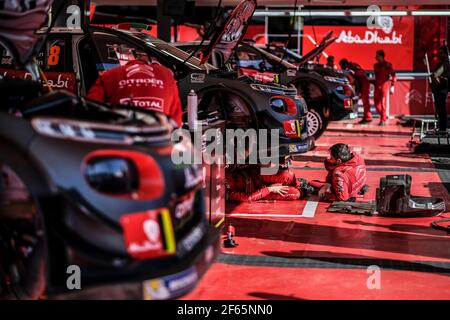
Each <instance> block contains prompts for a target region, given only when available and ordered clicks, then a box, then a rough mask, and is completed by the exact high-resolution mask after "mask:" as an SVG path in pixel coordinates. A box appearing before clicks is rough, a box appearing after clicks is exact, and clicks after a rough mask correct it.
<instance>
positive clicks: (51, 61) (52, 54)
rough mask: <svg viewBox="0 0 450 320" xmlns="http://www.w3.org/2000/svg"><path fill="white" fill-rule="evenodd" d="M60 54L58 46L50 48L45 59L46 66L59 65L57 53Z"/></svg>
mask: <svg viewBox="0 0 450 320" xmlns="http://www.w3.org/2000/svg"><path fill="white" fill-rule="evenodd" d="M60 52H61V47H60V46H51V47H50V50H49V55H48V59H47V64H48V65H49V66H56V65H58V63H59V53H60Z"/></svg>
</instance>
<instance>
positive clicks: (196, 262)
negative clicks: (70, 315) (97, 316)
mask: <svg viewBox="0 0 450 320" xmlns="http://www.w3.org/2000/svg"><path fill="white" fill-rule="evenodd" d="M219 240H220V234H219V232H217V230H216V229H214V228H212V227H209V226H207V231H206V233H205V236H204V237H203V238H202V240H201V241H200V242H199V243H198V244H197V245H196V247H195V248H194V249H193V250H192V251H191V252H189V253H188V254H187V255H186V256H184V257H183V258H182V259H179V260H180V261H178V262H177V263H173V262H171V263H166V264H167V265H171V266H170V267H162V266H161V267H160V268H158V269H156V268H155V267H154V266H153V268H150V269H149V266H152V265H155V264H157V261H156V260H150V261H142V262H136V265H134V266H132V267H130V268H129V269H127V270H123V272H124V273H125V276H126V274H129V276H130V277H135V276H136V275H137V274H142V273H143V272H144V270H148V277H145V279H143V280H131V281H126V280H121V281H114V282H112V283H107V284H102V285H93V286H87V287H84V286H83V281H82V283H81V284H82V288H81V290H72V291H70V292H65V293H53V294H52V293H51V292H50V293H49V295H48V297H49V299H56V300H59V299H74V300H85V299H107V300H114V299H120V300H123V299H127V300H142V299H146V300H152V299H155V300H162V299H174V298H178V297H181V296H183V295H185V294H187V293H188V292H190V291H191V290H192V289H193V288H194V287H195V286H196V285H197V283H198V282H199V281H200V279H201V277H202V276H203V275H204V274H205V273H206V271H207V270H208V268H209V267H210V265H211V264H212V263H213V262H214V260H215V259H216V258H217V256H218V255H219V254H220V250H221V246H220V241H219ZM170 259H177V258H176V257H173V258H170ZM81 272H82V273H83V268H82V267H81ZM157 274H161V275H159V276H158V275H157ZM91 275H92V274H91ZM123 276H124V274H122V277H123Z"/></svg>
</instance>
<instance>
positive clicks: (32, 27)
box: [0, 0, 53, 65]
mask: <svg viewBox="0 0 450 320" xmlns="http://www.w3.org/2000/svg"><path fill="white" fill-rule="evenodd" d="M52 2H53V1H52V0H37V1H36V5H35V6H34V7H31V5H19V2H18V1H14V0H6V1H1V2H0V42H2V44H4V45H5V46H6V47H7V48H8V50H10V51H11V54H12V55H13V56H14V59H15V61H17V63H19V64H21V65H24V64H26V63H28V62H29V61H30V60H31V58H32V56H33V53H34V47H35V45H36V43H37V42H38V39H39V38H38V36H37V35H36V31H37V30H38V29H39V28H40V27H41V26H42V25H43V24H44V22H45V21H46V19H47V15H48V10H49V8H50V6H51V5H52ZM21 3H22V2H21Z"/></svg>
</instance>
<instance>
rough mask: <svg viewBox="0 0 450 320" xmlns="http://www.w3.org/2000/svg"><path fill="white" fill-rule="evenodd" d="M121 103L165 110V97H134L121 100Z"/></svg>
mask: <svg viewBox="0 0 450 320" xmlns="http://www.w3.org/2000/svg"><path fill="white" fill-rule="evenodd" d="M119 103H120V104H123V105H129V106H133V107H139V108H143V109H148V110H154V111H158V112H164V99H161V98H157V97H132V98H123V99H120V100H119Z"/></svg>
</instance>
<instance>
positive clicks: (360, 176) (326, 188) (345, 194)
mask: <svg viewBox="0 0 450 320" xmlns="http://www.w3.org/2000/svg"><path fill="white" fill-rule="evenodd" d="M325 169H326V170H327V171H328V175H327V177H326V181H325V182H322V181H317V180H313V181H310V182H309V185H310V186H312V187H314V189H315V191H316V192H317V193H318V195H319V199H320V200H324V201H348V200H353V199H352V198H354V199H356V198H357V197H358V196H362V195H363V194H364V193H366V192H367V190H368V186H367V185H366V184H365V183H366V164H365V162H364V159H363V158H362V157H361V155H359V154H358V153H356V152H351V150H350V148H349V146H348V145H346V144H343V143H337V144H335V145H333V146H332V147H331V148H330V157H329V158H328V159H326V160H325Z"/></svg>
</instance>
